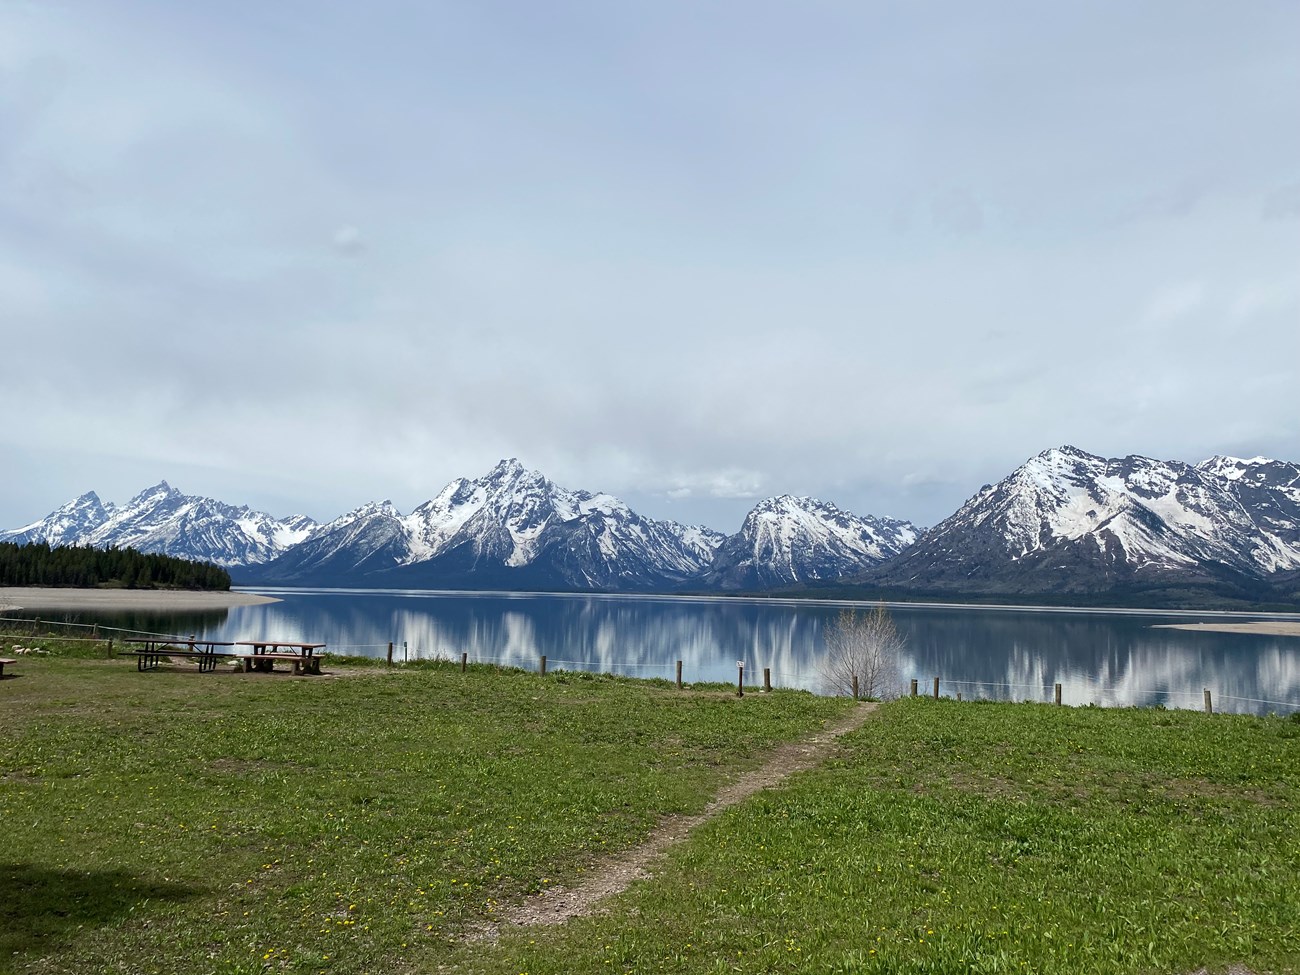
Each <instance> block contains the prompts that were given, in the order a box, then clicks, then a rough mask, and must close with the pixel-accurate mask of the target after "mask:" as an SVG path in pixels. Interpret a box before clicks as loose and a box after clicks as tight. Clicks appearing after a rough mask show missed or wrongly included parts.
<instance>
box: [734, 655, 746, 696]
mask: <svg viewBox="0 0 1300 975" xmlns="http://www.w3.org/2000/svg"><path fill="white" fill-rule="evenodd" d="M744 696H745V661H743V660H737V661H736V697H744Z"/></svg>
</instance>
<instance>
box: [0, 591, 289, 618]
mask: <svg viewBox="0 0 1300 975" xmlns="http://www.w3.org/2000/svg"><path fill="white" fill-rule="evenodd" d="M278 602H279V600H278V599H274V598H272V597H271V596H258V595H255V594H253V593H250V592H179V591H163V590H153V589H41V588H30V589H28V588H8V589H5V588H0V612H5V613H9V614H13V613H14V612H15V611H16V610H23V611H25V612H35V611H38V610H43V609H84V610H106V611H112V610H120V609H127V610H129V609H143V610H162V611H164V612H165V611H167V610H176V611H177V612H190V611H193V610H203V609H228V608H230V607H231V606H256V605H258V604H259V603H278Z"/></svg>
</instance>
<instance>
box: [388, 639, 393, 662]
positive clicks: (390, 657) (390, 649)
mask: <svg viewBox="0 0 1300 975" xmlns="http://www.w3.org/2000/svg"><path fill="white" fill-rule="evenodd" d="M388 666H390V667H391V666H393V641H392V640H389V641H388Z"/></svg>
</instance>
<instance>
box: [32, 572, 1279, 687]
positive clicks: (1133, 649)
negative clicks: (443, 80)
mask: <svg viewBox="0 0 1300 975" xmlns="http://www.w3.org/2000/svg"><path fill="white" fill-rule="evenodd" d="M253 591H256V592H262V593H266V594H268V595H273V596H276V597H277V598H279V599H280V600H281V601H280V602H276V603H268V604H264V605H260V606H245V607H237V608H234V609H231V610H229V611H221V612H217V613H207V614H198V615H194V614H189V615H182V616H170V617H165V616H159V615H157V614H153V615H149V614H135V615H132V616H129V617H127V616H123V615H121V614H117V615H115V616H108V615H103V614H101V615H98V616H93V617H92V616H91V615H90V614H87V613H78V614H67V616H66V617H65V618H67V619H75V620H77V621H80V622H85V623H88V622H98V623H100V624H112V625H117V626H126V627H133V628H139V629H145V630H149V631H152V632H163V633H180V634H189V633H194V634H196V635H199V636H202V637H206V638H209V639H215V640H232V641H233V640H248V639H253V638H266V639H273V640H304V641H311V642H318V643H327V644H329V649H330V650H331V651H334V652H338V653H352V654H361V655H366V656H374V657H383V656H384V655H385V654H386V653H387V650H388V643H389V641H392V643H393V645H394V658H395V659H396V660H398V661H401V660H403V659H408V660H415V659H420V658H429V657H436V656H443V657H448V658H451V659H455V660H459V659H460V654H461V653H462V652H466V653H468V654H469V658H470V660H471V661H477V662H495V663H500V664H503V665H509V666H518V667H526V668H536V667H537V665H538V660H539V657H540V656H541V655H543V654H545V655H546V657H547V658H548V660H547V665H548V669H569V670H579V669H580V670H590V671H598V672H612V673H617V674H626V675H630V676H636V677H664V678H669V679H671V678H672V677H673V675H674V668H675V663H676V661H678V660H681V661H683V678H684V679H685V680H686V681H688V682H693V681H730V682H734V681H735V679H736V664H737V661H741V660H743V661H744V663H745V668H746V683H747V684H752V683H759V682H761V680H762V671H763V668H765V667H766V668H770V669H771V671H772V683H773V684H774V685H776V686H780V687H799V688H807V689H810V690H821V689H822V688H821V687H820V686H819V684H820V678H819V675H818V667H817V662H818V660H819V658H820V657H821V656H822V654H823V653H824V646H825V645H824V642H823V639H824V633H825V630H826V627H827V626H828V625H829V624H830V623H832V622H833V621H834V618H835V616H836V614H837V613H838V612H839V609H840V606H839V604H829V603H822V602H812V601H802V600H780V601H776V600H763V599H735V598H723V597H717V598H711V597H672V596H594V595H558V594H533V593H468V592H423V591H405V590H374V591H360V590H327V589H318V590H296V589H295V590H272V589H258V590H253ZM890 613H891V615H892V616H893V619H894V622H895V624H896V625H897V627H898V630H899V632H900V633H902V634H903V635H904V636H905V637H906V639H907V651H906V653H905V655H904V658H903V660H902V677H903V678H904V680H906V679H908V678H916V679H918V680H919V681H920V683H921V688H922V693H925V692H927V691H928V690H930V688H931V681H932V680H933V678H935V677H939V678H940V693H942V694H944V695H950V696H955V695H956V694H958V693H961V694H962V696H963V698H965V699H973V698H997V699H1004V700H1005V699H1010V700H1026V699H1028V700H1050V699H1051V695H1052V685H1053V684H1055V683H1058V682H1059V683H1060V684H1062V685H1063V692H1062V693H1063V700H1064V702H1065V703H1066V704H1075V705H1079V704H1089V703H1095V704H1099V705H1102V706H1131V705H1138V706H1150V705H1156V704H1161V705H1164V706H1166V707H1184V708H1199V707H1201V705H1202V691H1203V689H1205V688H1208V689H1210V691H1211V692H1212V693H1213V695H1214V701H1215V708H1216V710H1223V711H1239V712H1251V713H1266V712H1268V711H1270V710H1273V711H1277V712H1279V713H1287V712H1290V711H1294V710H1300V638H1297V637H1281V636H1277V637H1274V636H1259V635H1247V634H1234V633H1202V632H1190V631H1186V630H1166V629H1153V625H1155V624H1158V623H1180V622H1181V623H1186V622H1194V621H1198V620H1205V621H1214V620H1222V619H1223V618H1224V616H1225V614H1222V613H1204V614H1195V613H1175V612H1144V611H1094V610H1061V609H1048V610H1034V609H1020V608H1006V607H977V606H963V607H958V606H929V605H916V604H890ZM1232 615H1233V618H1269V617H1267V616H1262V615H1261V616H1254V617H1246V616H1244V615H1239V614H1232ZM49 617H50V618H54V617H53V614H49ZM1272 618H1277V617H1272ZM1291 618H1292V619H1294V617H1291Z"/></svg>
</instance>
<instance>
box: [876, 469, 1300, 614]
mask: <svg viewBox="0 0 1300 975" xmlns="http://www.w3.org/2000/svg"><path fill="white" fill-rule="evenodd" d="M1297 569H1300V468H1297V467H1296V465H1294V464H1287V463H1283V462H1279V461H1273V460H1269V459H1267V458H1254V459H1252V460H1240V459H1237V458H1227V457H1213V458H1211V459H1210V460H1207V461H1204V462H1203V463H1201V464H1199V465H1195V466H1193V465H1189V464H1185V463H1181V462H1178V461H1159V460H1154V459H1152V458H1149V457H1141V456H1136V455H1131V456H1128V457H1124V458H1118V459H1116V458H1104V457H1099V456H1096V455H1093V454H1089V453H1086V452H1085V451H1082V450H1079V449H1078V448H1075V447H1069V446H1065V447H1057V448H1052V449H1050V450H1045V451H1043V452H1042V453H1041V454H1038V455H1037V456H1036V457H1033V458H1031V459H1030V460H1029V461H1027V462H1026V463H1025V464H1024V465H1022V466H1021V467H1019V468H1017V469H1016V470H1015V471H1013V472H1012V473H1011V474H1010V475H1008V476H1007V477H1006V478H1004V479H1003V480H1002V481H1000V482H999V483H998V484H996V485H986V486H985V487H984V488H982V489H981V490H980V491H979V493H977V494H976V495H974V496H973V497H971V498H970V499H969V500H967V501H966V502H965V504H963V505H962V506H961V507H960V508H959V509H958V510H957V511H956V512H954V513H953V514H952V515H951V516H950V517H948V518H946V519H944V521H942V522H940V523H939V524H938V525H935V526H934V527H933V528H932V529H930V531H929V532H927V533H926V534H925V535H924V537H923V538H921V539H920V540H919V541H918V542H917V544H916V545H914V546H911V547H910V548H909V549H908V550H906V551H905V552H903V553H902V554H900V555H899V557H898V558H896V559H894V560H892V561H891V562H889V563H887V564H885V565H882V566H880V567H879V568H877V569H875V570H872V571H869V572H868V573H866V574H864V575H863V576H861V577H860V581H862V582H864V583H867V584H872V585H877V586H882V587H886V588H899V589H909V590H923V591H928V592H943V591H951V592H962V593H987V592H998V593H1004V594H1016V593H1020V594H1025V595H1034V594H1063V593H1089V592H1105V591H1126V590H1128V591H1143V590H1145V591H1154V590H1160V589H1169V588H1171V587H1181V588H1189V587H1190V588H1209V589H1223V590H1225V591H1228V590H1231V591H1236V592H1239V593H1240V594H1242V595H1245V596H1249V595H1251V594H1261V593H1262V591H1263V590H1266V589H1268V588H1270V587H1271V586H1273V584H1274V583H1276V582H1283V583H1285V581H1286V579H1287V577H1288V574H1289V573H1292V572H1294V571H1295V570H1297Z"/></svg>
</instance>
